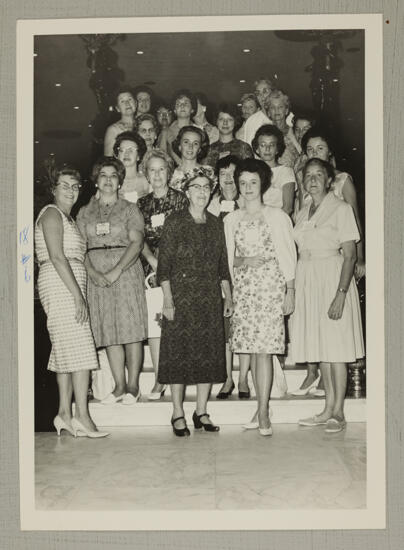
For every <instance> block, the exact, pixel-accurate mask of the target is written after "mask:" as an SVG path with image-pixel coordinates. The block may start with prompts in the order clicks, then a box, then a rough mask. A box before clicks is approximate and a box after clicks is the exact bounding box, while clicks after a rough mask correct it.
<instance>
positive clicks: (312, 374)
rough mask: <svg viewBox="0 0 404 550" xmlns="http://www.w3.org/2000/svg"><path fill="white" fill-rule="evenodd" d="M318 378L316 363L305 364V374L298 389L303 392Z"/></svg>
mask: <svg viewBox="0 0 404 550" xmlns="http://www.w3.org/2000/svg"><path fill="white" fill-rule="evenodd" d="M317 378H318V363H307V374H306V378H305V379H304V380H303V382H302V384H301V386H300V389H301V390H305V389H306V388H308V387H309V386H311V385H312V384H313V382H315V380H317Z"/></svg>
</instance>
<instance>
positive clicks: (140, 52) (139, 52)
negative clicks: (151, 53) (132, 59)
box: [136, 50, 144, 55]
mask: <svg viewBox="0 0 404 550" xmlns="http://www.w3.org/2000/svg"><path fill="white" fill-rule="evenodd" d="M136 53H137V54H138V55H143V54H144V52H142V50H139V51H138V52H136Z"/></svg>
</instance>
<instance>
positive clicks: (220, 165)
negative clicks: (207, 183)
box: [215, 155, 240, 177]
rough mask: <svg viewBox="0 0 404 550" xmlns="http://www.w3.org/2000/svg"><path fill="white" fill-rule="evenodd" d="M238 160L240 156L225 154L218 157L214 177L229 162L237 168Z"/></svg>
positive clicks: (226, 166)
mask: <svg viewBox="0 0 404 550" xmlns="http://www.w3.org/2000/svg"><path fill="white" fill-rule="evenodd" d="M239 162H240V158H239V157H236V155H226V156H225V157H222V158H220V159H218V161H217V162H216V165H215V174H216V177H219V172H220V170H221V169H222V168H228V167H229V166H230V165H231V164H234V166H235V167H236V168H237V166H238V164H239Z"/></svg>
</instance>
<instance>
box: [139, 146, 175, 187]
mask: <svg viewBox="0 0 404 550" xmlns="http://www.w3.org/2000/svg"><path fill="white" fill-rule="evenodd" d="M152 159H161V160H164V162H165V163H166V167H167V175H168V177H167V183H168V182H169V181H170V179H171V177H172V175H173V174H174V170H175V164H174V161H173V159H172V158H171V157H170V155H169V154H168V153H166V152H165V151H163V150H162V149H151V151H147V152H146V154H145V156H144V157H143V167H144V171H145V176H146V178H147V165H148V163H149V162H150V161H151V160H152Z"/></svg>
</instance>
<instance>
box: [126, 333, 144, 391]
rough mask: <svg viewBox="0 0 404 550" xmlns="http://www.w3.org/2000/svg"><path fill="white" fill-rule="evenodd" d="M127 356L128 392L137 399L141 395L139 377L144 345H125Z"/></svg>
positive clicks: (136, 343)
mask: <svg viewBox="0 0 404 550" xmlns="http://www.w3.org/2000/svg"><path fill="white" fill-rule="evenodd" d="M125 355H126V366H127V367H128V383H127V392H128V393H131V394H132V395H133V396H134V397H136V396H137V394H138V393H139V376H140V370H141V368H142V363H143V343H142V342H132V343H131V344H125Z"/></svg>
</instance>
